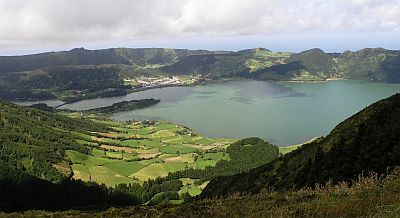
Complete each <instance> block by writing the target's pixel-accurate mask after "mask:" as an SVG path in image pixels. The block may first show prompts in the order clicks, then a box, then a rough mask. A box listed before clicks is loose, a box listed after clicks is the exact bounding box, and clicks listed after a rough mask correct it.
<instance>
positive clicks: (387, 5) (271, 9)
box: [0, 0, 400, 55]
mask: <svg viewBox="0 0 400 218" xmlns="http://www.w3.org/2000/svg"><path fill="white" fill-rule="evenodd" d="M399 39H400V0H0V55H21V54H30V53H38V52H45V51H59V50H70V49H72V48H75V47H84V48H87V49H101V48H111V47H133V48H135V47H141V48H143V47H164V48H188V49H208V50H241V49H247V48H255V47H264V48H268V49H270V50H274V51H292V52H298V51H302V50H306V49H310V48H315V47H319V48H322V49H323V50H325V51H327V52H342V51H345V50H352V51H354V50H359V49H362V48H365V47H384V48H387V49H400V40H399Z"/></svg>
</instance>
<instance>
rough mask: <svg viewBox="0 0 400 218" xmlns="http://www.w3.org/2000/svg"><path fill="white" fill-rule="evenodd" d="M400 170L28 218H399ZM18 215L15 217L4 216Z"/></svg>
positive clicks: (32, 214)
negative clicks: (278, 188)
mask: <svg viewBox="0 0 400 218" xmlns="http://www.w3.org/2000/svg"><path fill="white" fill-rule="evenodd" d="M399 171H400V170H399V169H396V170H395V171H394V172H393V173H391V174H390V175H388V176H386V177H382V178H380V177H378V176H377V175H375V174H373V175H370V176H364V177H360V178H359V179H357V180H356V181H355V183H353V185H352V186H349V184H348V183H341V184H340V185H336V186H333V185H332V184H326V185H324V186H321V187H319V188H317V189H314V190H313V189H310V188H308V189H302V190H298V191H286V192H276V191H273V190H269V191H267V190H265V191H263V192H261V193H258V194H255V195H233V196H230V197H229V198H226V199H222V198H220V199H206V200H201V201H191V202H187V203H185V204H181V205H157V206H152V207H149V206H131V207H121V208H110V209H108V210H105V211H76V210H75V211H71V210H70V211H59V212H48V211H25V212H22V213H18V215H19V216H27V217H119V216H121V217H397V216H398V208H399V207H400V196H399V194H398V184H399V183H400V172H399ZM0 216H5V217H8V216H10V217H13V216H16V214H15V213H14V214H6V213H0Z"/></svg>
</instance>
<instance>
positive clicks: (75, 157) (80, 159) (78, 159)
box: [65, 150, 113, 166]
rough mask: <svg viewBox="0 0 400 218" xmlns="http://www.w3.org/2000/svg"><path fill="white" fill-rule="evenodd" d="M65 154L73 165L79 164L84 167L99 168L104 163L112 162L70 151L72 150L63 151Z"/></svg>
mask: <svg viewBox="0 0 400 218" xmlns="http://www.w3.org/2000/svg"><path fill="white" fill-rule="evenodd" d="M65 154H66V155H67V157H68V158H69V159H70V160H71V161H72V162H73V163H80V164H82V165H85V166H100V165H104V164H106V163H111V162H113V160H109V159H105V158H98V157H93V156H90V155H86V154H82V153H79V152H77V151H72V150H67V151H65Z"/></svg>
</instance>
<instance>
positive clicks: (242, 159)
mask: <svg viewBox="0 0 400 218" xmlns="http://www.w3.org/2000/svg"><path fill="white" fill-rule="evenodd" d="M226 152H227V153H228V154H229V157H230V160H229V161H227V160H221V161H219V162H217V164H216V166H215V167H206V168H205V169H204V170H199V169H186V170H184V171H181V172H176V173H171V174H170V175H169V176H168V177H169V178H171V179H176V178H186V177H188V178H198V179H201V181H206V180H210V179H213V178H216V177H218V176H228V175H234V174H238V173H241V172H246V171H248V170H250V169H253V168H256V167H259V166H261V165H263V164H266V163H268V162H270V161H272V160H274V159H276V158H277V157H278V154H279V149H278V147H276V146H275V145H271V144H269V143H268V142H266V141H264V140H262V139H260V138H247V139H242V140H239V141H237V142H235V143H233V144H231V145H230V146H229V147H228V149H227V151H226Z"/></svg>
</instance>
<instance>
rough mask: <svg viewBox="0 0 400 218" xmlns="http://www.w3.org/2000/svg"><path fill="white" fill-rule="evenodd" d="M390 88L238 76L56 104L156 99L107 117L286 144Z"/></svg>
mask: <svg viewBox="0 0 400 218" xmlns="http://www.w3.org/2000/svg"><path fill="white" fill-rule="evenodd" d="M396 92H400V84H386V83H370V82H364V81H352V80H343V81H329V82H320V83H314V82H304V83H291V82H277V83H275V82H265V81H254V80H239V81H228V82H210V83H208V84H206V85H203V86H196V87H168V88H162V89H153V90H147V91H143V92H138V93H132V94H129V95H127V96H123V97H112V98H99V99H92V100H84V101H80V102H76V103H73V104H69V105H65V106H63V107H61V108H68V109H73V110H85V109H91V108H96V107H103V106H108V105H111V104H113V103H115V102H119V101H126V100H133V99H141V98H159V99H161V103H159V104H157V105H155V106H152V107H150V108H145V109H141V110H135V111H129V112H121V113H117V114H114V117H113V118H114V119H116V120H130V119H152V120H168V121H171V122H174V123H179V124H182V125H185V126H188V127H190V128H192V129H194V130H195V131H197V132H199V133H200V134H203V135H205V136H209V137H230V138H244V137H250V136H258V137H261V138H264V139H266V140H268V141H270V142H271V143H274V144H277V145H289V144H296V143H301V142H303V141H305V140H308V139H310V138H313V137H316V136H321V135H326V134H328V133H329V132H330V130H332V128H334V127H335V126H336V125H337V124H338V123H339V122H341V121H343V120H344V119H345V118H347V117H349V116H351V115H353V114H354V113H356V112H358V111H359V110H361V109H363V108H365V107H366V106H367V105H370V104H371V103H373V102H375V101H377V100H379V99H382V98H386V97H389V96H391V95H393V94H395V93H396Z"/></svg>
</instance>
